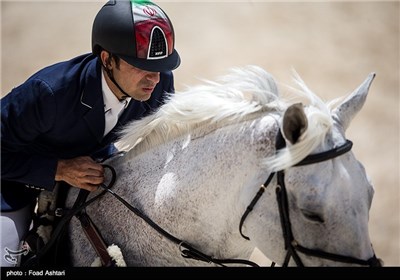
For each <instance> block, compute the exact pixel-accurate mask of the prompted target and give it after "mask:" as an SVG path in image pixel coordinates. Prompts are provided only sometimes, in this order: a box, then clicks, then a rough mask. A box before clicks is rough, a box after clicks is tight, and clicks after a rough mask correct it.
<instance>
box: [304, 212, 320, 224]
mask: <svg viewBox="0 0 400 280" xmlns="http://www.w3.org/2000/svg"><path fill="white" fill-rule="evenodd" d="M301 213H302V214H303V215H304V217H306V219H308V220H310V221H313V222H317V223H324V222H325V221H324V219H323V218H322V217H321V215H319V214H317V213H315V212H311V211H308V210H304V209H302V210H301Z"/></svg>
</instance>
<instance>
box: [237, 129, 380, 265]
mask: <svg viewBox="0 0 400 280" xmlns="http://www.w3.org/2000/svg"><path fill="white" fill-rule="evenodd" d="M275 146H276V150H279V149H281V148H284V147H285V146H286V143H285V140H284V138H283V136H282V134H281V132H280V131H279V133H278V136H277V141H276V145H275ZM352 146H353V143H352V142H351V141H350V140H346V142H345V143H344V144H343V145H341V146H339V147H336V148H333V149H331V150H329V151H325V152H321V153H318V154H313V155H309V156H307V157H305V158H304V159H303V160H302V161H300V162H299V163H297V164H295V165H294V166H303V165H309V164H314V163H318V162H322V161H326V160H330V159H333V158H335V157H338V156H341V155H343V154H345V153H347V152H348V151H350V150H351V148H352ZM275 174H276V177H277V187H276V189H275V192H276V199H277V202H278V209H279V216H280V222H281V227H282V235H283V239H284V242H285V250H286V251H287V253H286V257H285V260H284V262H283V264H282V266H283V267H286V266H288V264H289V261H290V258H293V260H294V261H295V263H296V265H297V266H302V267H303V266H304V264H303V262H302V261H301V258H300V257H299V255H298V254H297V251H299V252H301V253H303V254H306V255H309V256H313V257H319V258H322V259H329V260H332V261H337V262H342V263H353V264H359V265H368V266H381V263H380V261H379V259H378V258H376V256H375V254H374V255H373V256H372V257H371V258H370V259H368V260H362V259H358V258H354V257H349V256H343V255H339V254H333V253H329V252H324V251H321V250H317V249H308V248H305V247H303V246H301V245H300V244H299V243H298V242H297V241H296V239H295V238H294V236H293V232H292V227H291V223H290V217H289V204H288V197H287V192H286V185H285V171H284V170H280V171H278V172H273V173H271V174H270V175H269V177H268V179H267V180H266V181H265V183H264V184H262V185H261V187H260V189H259V191H258V192H257V194H256V195H255V197H254V198H253V200H252V201H251V203H250V205H249V206H248V207H247V209H246V211H245V213H244V214H243V216H242V218H241V220H240V224H239V232H240V234H241V235H242V237H243V238H245V239H247V240H250V239H249V238H248V237H247V236H245V235H243V233H242V226H243V223H244V220H245V219H246V217H247V216H248V214H249V213H250V212H251V211H252V210H253V207H254V205H255V204H256V203H257V201H258V200H259V199H260V197H261V195H262V194H263V193H264V191H265V189H266V188H267V187H268V185H269V183H270V182H271V181H272V178H273V177H274V175H275ZM271 266H275V262H273V263H272V265H271Z"/></svg>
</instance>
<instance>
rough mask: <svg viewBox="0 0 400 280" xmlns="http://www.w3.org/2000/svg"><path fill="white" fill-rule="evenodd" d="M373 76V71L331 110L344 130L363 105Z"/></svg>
mask: <svg viewBox="0 0 400 280" xmlns="http://www.w3.org/2000/svg"><path fill="white" fill-rule="evenodd" d="M374 78H375V73H371V74H369V75H368V77H367V79H365V81H364V82H363V83H362V84H361V85H360V86H359V87H358V88H357V89H356V90H354V91H353V93H352V94H350V95H349V96H348V97H347V98H346V99H345V100H344V101H343V102H342V103H341V104H340V105H339V106H337V107H336V108H335V110H333V112H332V115H333V118H334V119H335V120H336V121H338V122H339V123H340V124H341V125H342V127H343V129H344V130H345V131H346V129H347V128H348V127H349V125H350V122H351V120H352V119H353V118H354V116H355V115H356V114H357V113H358V112H359V111H360V110H361V108H362V106H363V105H364V103H365V100H366V98H367V95H368V91H369V87H370V86H371V83H372V81H373V80H374Z"/></svg>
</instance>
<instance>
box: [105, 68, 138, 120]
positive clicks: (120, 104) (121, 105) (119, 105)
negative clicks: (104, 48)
mask: <svg viewBox="0 0 400 280" xmlns="http://www.w3.org/2000/svg"><path fill="white" fill-rule="evenodd" d="M102 72H103V71H102ZM101 78H102V79H101V88H102V92H103V100H104V112H108V111H110V110H112V112H113V114H114V115H115V114H117V115H120V113H121V112H122V111H123V110H124V109H125V108H126V107H127V106H128V104H129V102H130V101H131V98H126V99H125V100H123V101H119V100H118V98H117V97H116V96H115V94H114V93H113V92H112V91H111V89H110V87H109V86H108V84H107V82H106V79H105V73H104V72H103V75H102V76H101Z"/></svg>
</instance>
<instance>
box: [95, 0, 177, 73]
mask: <svg viewBox="0 0 400 280" xmlns="http://www.w3.org/2000/svg"><path fill="white" fill-rule="evenodd" d="M174 45H175V34H174V29H173V26H172V23H171V21H170V19H169V18H168V16H167V14H166V13H165V12H164V11H163V10H162V9H161V8H160V7H159V6H158V5H156V4H154V3H153V2H150V1H146V0H130V1H127V0H121V1H117V0H110V1H108V2H107V3H106V4H105V5H104V6H103V7H102V8H101V9H100V11H99V12H98V14H97V15H96V17H95V19H94V22H93V28H92V52H93V53H94V54H97V55H98V54H99V53H100V51H101V50H102V49H104V50H106V51H109V52H111V53H112V54H114V55H116V56H118V57H120V58H122V59H123V60H125V61H126V62H128V63H129V64H131V65H133V66H134V67H137V68H139V69H142V70H146V71H151V72H165V71H170V70H174V69H176V68H177V67H178V66H179V64H180V57H179V54H178V52H177V51H176V50H175V48H174Z"/></svg>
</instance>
